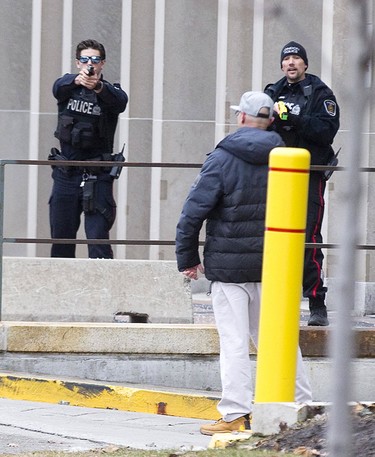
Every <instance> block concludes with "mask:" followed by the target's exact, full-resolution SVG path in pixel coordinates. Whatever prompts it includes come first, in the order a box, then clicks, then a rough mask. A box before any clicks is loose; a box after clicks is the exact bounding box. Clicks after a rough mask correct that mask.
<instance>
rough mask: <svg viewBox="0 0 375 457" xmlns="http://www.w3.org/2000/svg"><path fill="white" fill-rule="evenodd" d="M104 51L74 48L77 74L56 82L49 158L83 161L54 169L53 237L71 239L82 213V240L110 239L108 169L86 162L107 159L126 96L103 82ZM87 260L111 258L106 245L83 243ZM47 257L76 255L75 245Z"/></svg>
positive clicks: (86, 45) (112, 213)
mask: <svg viewBox="0 0 375 457" xmlns="http://www.w3.org/2000/svg"><path fill="white" fill-rule="evenodd" d="M105 59H106V53H105V49H104V46H103V45H102V44H101V43H98V42H97V41H95V40H85V41H82V42H80V43H79V44H78V45H77V48H76V65H77V68H78V74H65V75H64V76H62V77H60V78H59V79H58V80H57V81H55V83H54V85H53V95H54V96H55V98H56V99H57V105H58V123H57V128H56V131H55V136H56V138H58V139H59V141H60V147H61V153H58V154H57V156H56V153H55V154H52V155H51V156H50V158H52V159H53V158H55V159H59V160H79V161H83V160H84V161H86V160H87V161H88V166H87V167H53V171H52V178H53V188H52V194H51V197H50V200H49V207H50V226H51V237H52V238H56V239H57V238H66V239H75V238H76V236H77V231H78V229H79V226H80V218H81V214H82V212H84V213H85V222H84V224H85V233H86V237H87V239H109V231H110V229H111V227H112V225H113V223H114V221H115V217H116V203H115V201H114V198H113V180H114V177H113V176H111V174H110V170H111V168H104V167H103V168H97V167H91V168H90V166H89V161H90V160H94V161H97V160H106V161H107V160H111V157H112V156H111V154H112V153H113V141H114V134H115V130H116V126H117V121H118V116H119V114H120V113H122V112H123V111H124V110H125V108H126V105H127V102H128V96H127V94H126V93H125V92H124V91H123V90H122V89H121V87H120V85H119V84H110V83H109V82H108V81H106V80H105V79H103V75H102V70H103V67H104V64H105ZM88 252H89V257H90V258H105V259H111V258H113V252H112V249H111V246H110V245H109V244H103V245H95V244H89V245H88ZM51 256H52V257H75V244H53V245H52V250H51Z"/></svg>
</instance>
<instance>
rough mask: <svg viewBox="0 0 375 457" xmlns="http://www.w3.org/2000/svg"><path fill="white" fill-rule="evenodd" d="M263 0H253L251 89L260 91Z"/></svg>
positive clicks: (261, 88)
mask: <svg viewBox="0 0 375 457" xmlns="http://www.w3.org/2000/svg"><path fill="white" fill-rule="evenodd" d="M263 28H264V0H254V22H253V74H252V90H259V91H262V90H263V87H262V76H263V73H262V70H263V52H264V51H263Z"/></svg>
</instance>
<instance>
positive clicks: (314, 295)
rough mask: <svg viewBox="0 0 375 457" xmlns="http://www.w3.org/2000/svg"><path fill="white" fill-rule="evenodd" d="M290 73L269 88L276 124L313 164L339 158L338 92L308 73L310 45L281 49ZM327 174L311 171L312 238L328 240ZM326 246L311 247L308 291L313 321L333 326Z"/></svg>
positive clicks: (308, 230)
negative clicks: (335, 147)
mask: <svg viewBox="0 0 375 457" xmlns="http://www.w3.org/2000/svg"><path fill="white" fill-rule="evenodd" d="M280 63H281V70H282V72H283V73H284V77H283V78H282V79H280V80H279V81H277V82H276V83H275V84H269V85H268V86H267V87H266V88H265V92H266V93H267V94H268V95H269V96H270V97H271V98H272V99H273V101H274V102H275V105H274V112H275V122H274V123H273V124H272V128H273V129H274V130H276V131H277V132H278V133H279V134H280V135H281V137H282V139H283V140H284V142H285V144H286V146H289V147H298V148H305V149H307V150H308V151H310V153H311V164H312V165H327V163H328V162H329V161H330V160H331V159H332V157H333V156H334V152H333V149H332V146H331V145H332V142H333V139H334V137H335V135H336V133H337V131H338V129H339V125H340V121H339V118H340V111H339V107H338V105H337V102H336V98H335V96H334V94H333V92H332V90H331V89H330V88H329V87H328V86H327V85H326V84H325V83H324V82H323V81H322V80H321V79H319V78H318V77H317V76H315V75H312V74H308V73H306V70H307V67H308V64H309V62H308V59H307V54H306V50H305V48H304V47H303V46H302V45H301V44H299V43H296V42H295V41H291V42H289V43H287V44H286V45H285V46H284V47H283V48H282V50H281V57H280ZM325 187H326V180H325V177H324V173H321V172H317V171H313V172H311V173H310V185H309V201H308V211H307V226H306V242H307V243H322V234H321V227H322V219H323V212H324V190H325ZM322 263H323V253H322V251H321V249H319V248H314V249H306V251H305V263H304V276H303V294H304V296H305V297H307V298H308V299H309V307H310V318H309V321H308V325H319V326H325V325H329V322H328V318H327V308H326V306H325V294H326V291H327V288H326V287H324V285H323V280H322Z"/></svg>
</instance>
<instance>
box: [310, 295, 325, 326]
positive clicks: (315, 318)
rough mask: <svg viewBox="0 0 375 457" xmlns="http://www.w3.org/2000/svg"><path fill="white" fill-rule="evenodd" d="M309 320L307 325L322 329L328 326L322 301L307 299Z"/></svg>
mask: <svg viewBox="0 0 375 457" xmlns="http://www.w3.org/2000/svg"><path fill="white" fill-rule="evenodd" d="M309 308H310V319H309V320H308V322H307V325H316V326H319V327H324V326H326V325H329V322H328V318H327V307H326V305H325V304H324V300H322V299H317V298H316V299H311V298H310V299H309Z"/></svg>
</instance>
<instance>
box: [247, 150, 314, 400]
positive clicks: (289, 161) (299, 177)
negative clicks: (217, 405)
mask: <svg viewBox="0 0 375 457" xmlns="http://www.w3.org/2000/svg"><path fill="white" fill-rule="evenodd" d="M269 167H270V168H269V175H268V189H267V209H266V229H265V238H264V253H263V270H262V297H261V310H260V322H259V339H258V358H257V374H256V389H255V401H256V402H265V403H267V402H293V401H294V395H295V380H296V365H297V350H298V339H299V316H300V303H301V290H302V275H303V261H304V244H305V229H306V214H307V195H308V183H309V168H310V153H309V151H307V150H306V149H300V148H275V149H273V150H272V151H271V154H270V161H269Z"/></svg>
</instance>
